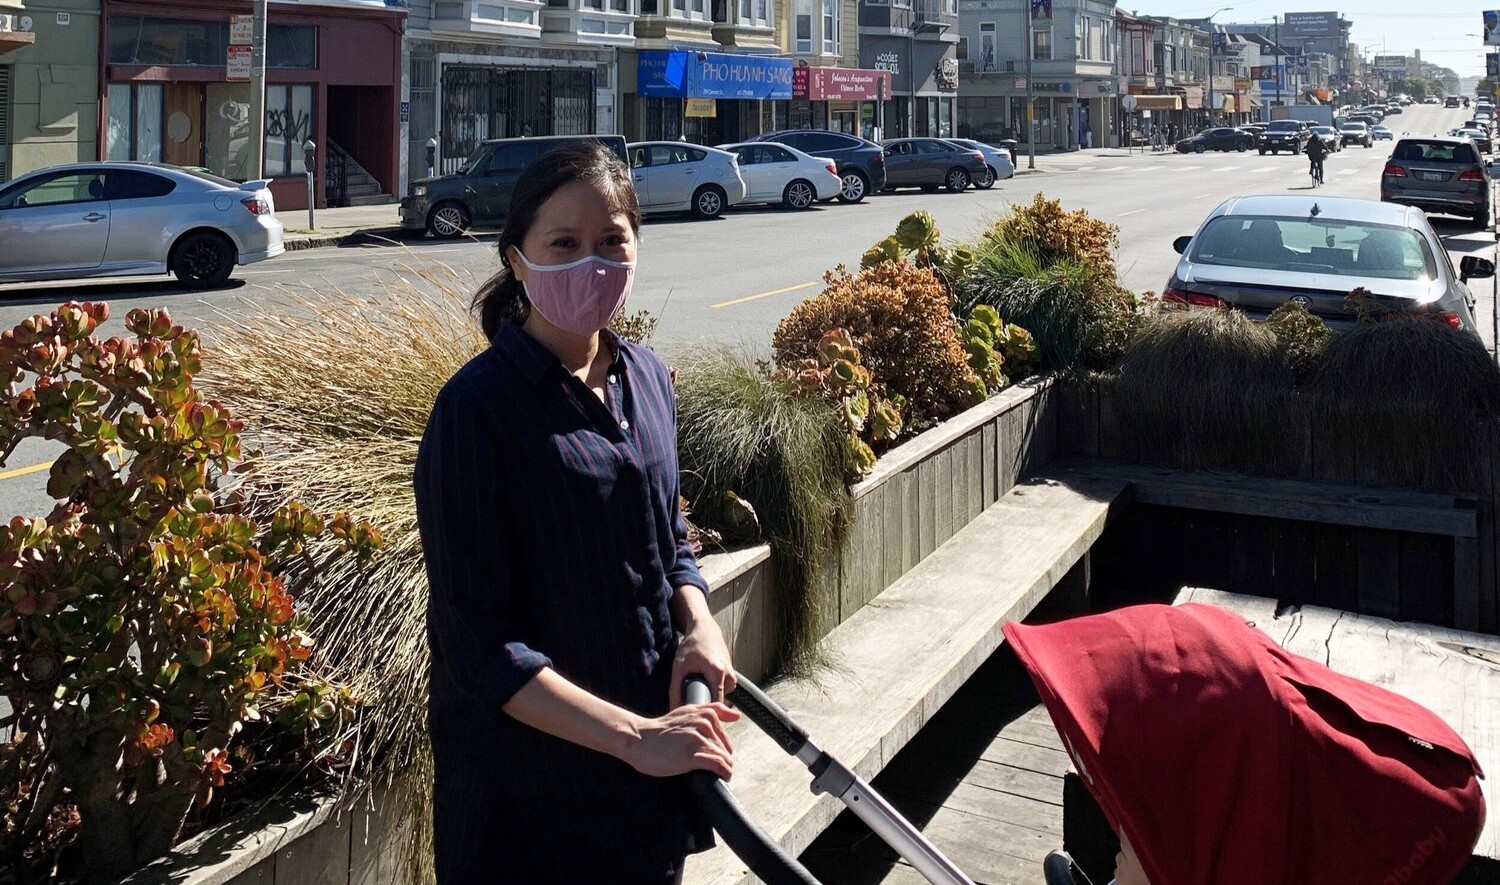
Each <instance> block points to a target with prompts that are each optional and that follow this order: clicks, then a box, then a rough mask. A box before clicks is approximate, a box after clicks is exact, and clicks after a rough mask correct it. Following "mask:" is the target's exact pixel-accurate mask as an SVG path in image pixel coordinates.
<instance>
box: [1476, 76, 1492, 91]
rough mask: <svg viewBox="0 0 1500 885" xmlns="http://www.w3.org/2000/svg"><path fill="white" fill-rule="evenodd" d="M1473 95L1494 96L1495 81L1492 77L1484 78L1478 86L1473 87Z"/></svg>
mask: <svg viewBox="0 0 1500 885" xmlns="http://www.w3.org/2000/svg"><path fill="white" fill-rule="evenodd" d="M1474 94H1475V95H1494V94H1495V80H1494V78H1492V77H1485V78H1484V79H1483V80H1480V81H1479V85H1478V86H1475V87H1474Z"/></svg>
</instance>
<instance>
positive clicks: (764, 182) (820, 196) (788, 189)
mask: <svg viewBox="0 0 1500 885" xmlns="http://www.w3.org/2000/svg"><path fill="white" fill-rule="evenodd" d="M720 147H721V148H723V149H724V150H726V151H730V152H732V153H733V154H734V155H735V156H736V157H738V158H739V163H740V173H741V174H743V175H744V176H745V186H746V188H747V192H746V194H745V202H746V203H780V204H781V205H782V206H783V207H785V208H787V209H806V208H807V207H809V206H811V205H812V204H813V203H815V202H819V201H822V200H831V199H833V198H834V197H837V196H838V195H839V193H840V192H841V191H842V190H843V187H844V183H843V180H842V179H841V178H840V177H839V168H838V164H837V163H835V162H834V161H832V160H830V159H828V158H827V157H814V156H811V155H809V154H804V153H803V152H801V151H799V150H797V149H796V148H794V147H788V146H787V145H784V144H778V143H776V142H773V141H748V142H744V143H741V144H726V145H720Z"/></svg>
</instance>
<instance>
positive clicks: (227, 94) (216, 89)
mask: <svg viewBox="0 0 1500 885" xmlns="http://www.w3.org/2000/svg"><path fill="white" fill-rule="evenodd" d="M249 141H250V84H249V83H209V84H208V85H207V86H206V87H205V88H204V102H203V165H204V166H207V167H208V169H209V170H210V171H211V172H213V173H214V174H215V175H222V176H223V177H225V178H230V179H234V180H235V181H248V180H249V179H250V178H251V174H250V152H249V150H248V145H249Z"/></svg>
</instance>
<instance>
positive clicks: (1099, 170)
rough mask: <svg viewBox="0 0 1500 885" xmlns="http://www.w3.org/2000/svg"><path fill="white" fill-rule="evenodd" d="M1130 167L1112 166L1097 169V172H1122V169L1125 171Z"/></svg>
mask: <svg viewBox="0 0 1500 885" xmlns="http://www.w3.org/2000/svg"><path fill="white" fill-rule="evenodd" d="M1129 168H1130V167H1129V166H1111V167H1109V168H1108V169H1097V170H1095V171H1097V172H1122V171H1124V170H1126V169H1129Z"/></svg>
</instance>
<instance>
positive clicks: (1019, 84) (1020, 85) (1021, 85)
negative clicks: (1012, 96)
mask: <svg viewBox="0 0 1500 885" xmlns="http://www.w3.org/2000/svg"><path fill="white" fill-rule="evenodd" d="M1016 88H1017V89H1025V88H1026V78H1025V77H1017V78H1016Z"/></svg>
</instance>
